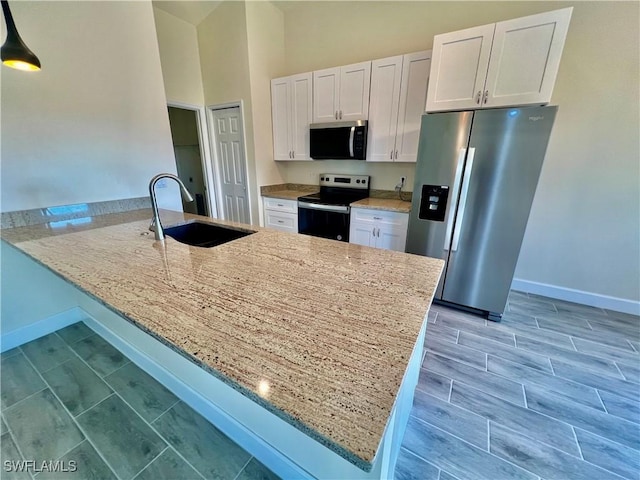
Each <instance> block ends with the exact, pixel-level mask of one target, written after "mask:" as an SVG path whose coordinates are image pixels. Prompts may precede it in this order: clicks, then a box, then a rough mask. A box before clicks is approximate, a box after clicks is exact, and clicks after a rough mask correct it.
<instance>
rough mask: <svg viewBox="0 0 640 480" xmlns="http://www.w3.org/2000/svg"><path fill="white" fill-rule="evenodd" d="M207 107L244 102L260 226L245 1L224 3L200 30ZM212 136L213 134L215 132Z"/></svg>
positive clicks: (253, 193)
mask: <svg viewBox="0 0 640 480" xmlns="http://www.w3.org/2000/svg"><path fill="white" fill-rule="evenodd" d="M197 31H198V45H199V49H200V65H201V66H202V79H203V87H204V99H205V104H206V105H207V107H209V106H212V105H221V104H227V103H232V102H238V101H240V100H242V102H243V115H244V128H245V130H244V133H245V139H246V145H245V153H246V157H247V177H248V184H249V197H250V198H249V200H250V208H251V218H252V221H253V223H258V218H259V207H258V200H259V198H258V191H259V189H258V186H257V180H256V163H255V148H254V131H253V106H252V105H253V104H252V101H253V99H252V95H251V83H250V78H249V56H248V45H247V24H246V14H245V4H244V2H236V1H232V2H224V3H222V4H221V5H220V6H218V7H217V8H216V9H215V10H214V11H213V12H212V13H211V14H210V15H208V16H207V17H206V18H205V19H204V20H203V21H202V22H201V23H200V24H199V25H198V27H197ZM212 135H213V133H212Z"/></svg>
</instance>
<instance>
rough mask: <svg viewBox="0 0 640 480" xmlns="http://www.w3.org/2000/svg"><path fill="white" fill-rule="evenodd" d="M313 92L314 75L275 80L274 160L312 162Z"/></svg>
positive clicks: (305, 74) (272, 87) (272, 81)
mask: <svg viewBox="0 0 640 480" xmlns="http://www.w3.org/2000/svg"><path fill="white" fill-rule="evenodd" d="M311 88H312V76H311V73H310V72H309V73H301V74H299V75H291V76H289V77H282V78H274V79H273V80H271V118H272V121H273V159H274V160H311V157H310V156H309V124H310V123H311V115H312V93H311Z"/></svg>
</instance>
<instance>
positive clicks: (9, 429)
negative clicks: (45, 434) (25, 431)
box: [3, 390, 42, 479]
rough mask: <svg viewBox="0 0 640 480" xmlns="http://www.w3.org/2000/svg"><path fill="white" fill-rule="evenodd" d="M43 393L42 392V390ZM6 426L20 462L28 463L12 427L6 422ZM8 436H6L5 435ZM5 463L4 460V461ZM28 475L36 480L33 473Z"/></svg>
mask: <svg viewBox="0 0 640 480" xmlns="http://www.w3.org/2000/svg"><path fill="white" fill-rule="evenodd" d="M40 391H42V390H40ZM4 424H5V425H6V427H7V433H8V434H9V438H10V439H11V441H12V442H13V446H14V447H16V450H17V451H18V454H19V455H20V460H22V461H26V460H27V459H26V458H25V456H24V453H22V448H20V445H18V442H17V441H16V437H15V435H14V433H13V431H12V429H11V426H10V425H9V424H8V423H7V422H4ZM5 435H6V434H5ZM3 462H4V459H3ZM27 474H28V475H29V477H30V478H32V479H33V478H34V476H33V475H32V474H31V472H29V471H27Z"/></svg>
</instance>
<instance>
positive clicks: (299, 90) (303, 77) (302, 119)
mask: <svg viewBox="0 0 640 480" xmlns="http://www.w3.org/2000/svg"><path fill="white" fill-rule="evenodd" d="M311 82H312V80H311V73H303V74H300V75H294V76H292V77H291V151H292V157H293V160H311V157H310V156H309V124H310V123H311V117H312V111H311V110H312V108H311V106H312V105H313V103H312V93H311Z"/></svg>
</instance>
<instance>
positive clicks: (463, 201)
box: [451, 148, 476, 252]
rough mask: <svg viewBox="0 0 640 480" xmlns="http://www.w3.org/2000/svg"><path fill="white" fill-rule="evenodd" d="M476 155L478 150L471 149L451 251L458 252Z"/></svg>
mask: <svg viewBox="0 0 640 480" xmlns="http://www.w3.org/2000/svg"><path fill="white" fill-rule="evenodd" d="M475 155H476V149H475V148H470V149H469V158H468V159H467V167H466V168H465V169H464V170H465V172H464V180H463V182H462V193H461V194H460V205H459V206H458V218H456V225H455V227H454V229H453V243H452V244H451V251H452V252H455V251H456V250H458V242H459V241H460V229H461V228H462V222H463V220H464V210H465V208H466V207H467V194H468V193H469V183H470V181H471V170H472V169H473V157H474V156H475Z"/></svg>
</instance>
